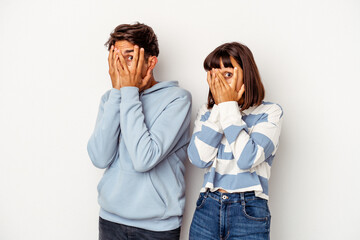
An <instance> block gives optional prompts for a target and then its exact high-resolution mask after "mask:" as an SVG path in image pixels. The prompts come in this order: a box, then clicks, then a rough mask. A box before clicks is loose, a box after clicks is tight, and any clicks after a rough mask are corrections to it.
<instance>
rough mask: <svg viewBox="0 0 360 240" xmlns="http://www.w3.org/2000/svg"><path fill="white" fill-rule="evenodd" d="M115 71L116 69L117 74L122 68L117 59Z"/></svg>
mask: <svg viewBox="0 0 360 240" xmlns="http://www.w3.org/2000/svg"><path fill="white" fill-rule="evenodd" d="M116 69H117V70H118V71H119V72H120V71H122V70H123V68H122V66H121V64H120V59H119V58H117V59H116Z"/></svg>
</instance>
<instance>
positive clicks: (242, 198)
mask: <svg viewBox="0 0 360 240" xmlns="http://www.w3.org/2000/svg"><path fill="white" fill-rule="evenodd" d="M240 198H241V204H242V205H245V193H243V192H241V193H240Z"/></svg>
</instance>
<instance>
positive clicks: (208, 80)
mask: <svg viewBox="0 0 360 240" xmlns="http://www.w3.org/2000/svg"><path fill="white" fill-rule="evenodd" d="M206 80H207V82H208V85H209V87H211V73H210V71H207V72H206Z"/></svg>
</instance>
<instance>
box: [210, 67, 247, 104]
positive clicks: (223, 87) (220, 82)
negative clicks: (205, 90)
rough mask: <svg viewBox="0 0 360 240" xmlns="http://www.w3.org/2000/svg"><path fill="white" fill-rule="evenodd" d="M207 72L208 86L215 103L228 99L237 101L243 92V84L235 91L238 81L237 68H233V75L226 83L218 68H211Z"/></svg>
mask: <svg viewBox="0 0 360 240" xmlns="http://www.w3.org/2000/svg"><path fill="white" fill-rule="evenodd" d="M211 72H212V73H211V74H210V72H209V71H208V73H207V81H208V84H209V87H210V91H211V93H212V95H213V98H214V101H215V104H219V103H222V102H228V101H236V102H238V101H239V100H240V99H241V97H242V95H243V94H244V92H245V86H244V84H243V85H242V86H241V88H240V90H239V92H237V91H236V84H237V82H238V75H239V74H238V68H237V67H235V68H234V75H233V77H232V79H231V82H230V84H228V83H227V82H226V80H225V78H224V77H223V76H222V75H221V73H220V72H219V70H218V69H213V70H212V71H211Z"/></svg>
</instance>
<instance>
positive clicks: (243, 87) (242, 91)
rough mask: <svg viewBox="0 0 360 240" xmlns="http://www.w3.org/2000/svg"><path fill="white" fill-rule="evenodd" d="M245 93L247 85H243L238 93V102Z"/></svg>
mask: <svg viewBox="0 0 360 240" xmlns="http://www.w3.org/2000/svg"><path fill="white" fill-rule="evenodd" d="M244 92H245V85H244V84H243V85H242V86H241V88H240V91H239V92H238V101H239V100H240V98H241V97H242V96H243V94H244Z"/></svg>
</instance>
